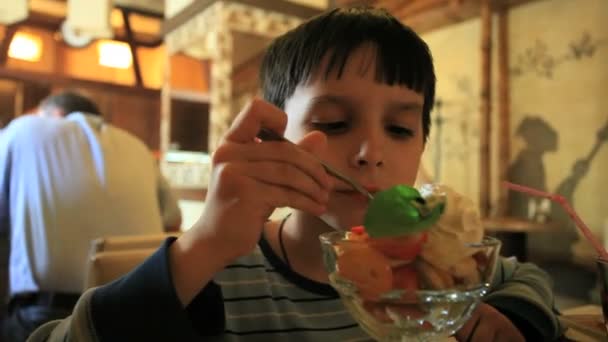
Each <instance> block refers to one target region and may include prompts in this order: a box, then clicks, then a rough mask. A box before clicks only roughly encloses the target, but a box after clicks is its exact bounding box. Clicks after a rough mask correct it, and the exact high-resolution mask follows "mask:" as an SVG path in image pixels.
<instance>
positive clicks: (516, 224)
mask: <svg viewBox="0 0 608 342" xmlns="http://www.w3.org/2000/svg"><path fill="white" fill-rule="evenodd" d="M482 223H483V226H484V229H485V231H486V233H487V234H488V235H491V236H494V237H496V238H498V239H500V240H501V241H502V242H503V245H502V248H501V253H502V255H504V256H516V257H517V259H518V260H519V261H527V259H528V256H527V252H526V249H527V242H528V234H529V233H532V232H544V231H547V232H548V231H551V230H552V229H553V225H552V224H551V223H539V222H533V221H529V220H523V219H519V218H515V217H491V218H485V219H483V220H482Z"/></svg>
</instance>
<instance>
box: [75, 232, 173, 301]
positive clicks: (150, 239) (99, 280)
mask: <svg viewBox="0 0 608 342" xmlns="http://www.w3.org/2000/svg"><path fill="white" fill-rule="evenodd" d="M179 234H180V233H179V232H173V233H164V234H153V235H137V236H135V235H133V236H108V237H103V238H99V239H95V240H93V241H92V242H91V251H90V253H89V258H88V260H87V265H86V270H85V272H86V276H85V283H84V288H85V289H88V288H91V287H95V286H101V285H104V284H107V283H110V282H112V281H114V280H116V279H118V278H120V277H121V276H123V275H125V274H127V273H129V272H130V271H131V270H133V269H134V268H136V267H137V266H138V265H139V264H141V263H142V262H143V261H144V260H146V258H148V257H149V256H150V255H152V253H154V252H155V251H156V250H157V249H158V247H160V245H161V244H162V242H163V241H164V240H165V239H166V238H168V237H170V236H179Z"/></svg>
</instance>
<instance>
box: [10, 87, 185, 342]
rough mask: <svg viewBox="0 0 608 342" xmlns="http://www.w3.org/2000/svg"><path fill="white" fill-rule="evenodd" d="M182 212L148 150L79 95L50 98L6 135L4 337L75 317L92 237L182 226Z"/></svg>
mask: <svg viewBox="0 0 608 342" xmlns="http://www.w3.org/2000/svg"><path fill="white" fill-rule="evenodd" d="M180 221H181V215H180V212H179V208H178V207H177V202H176V200H175V198H174V197H173V196H172V195H171V192H170V190H169V186H168V184H167V182H166V181H165V180H164V179H163V178H162V176H161V174H160V171H159V169H158V166H157V164H156V161H155V160H154V158H153V156H152V153H151V152H150V151H149V150H148V148H147V147H146V146H145V145H144V144H143V143H142V142H141V141H140V140H138V139H137V138H136V137H134V136H133V135H131V134H130V133H128V132H126V131H124V130H122V129H120V128H117V127H114V126H112V125H110V124H108V123H107V122H105V121H104V120H103V117H102V116H101V114H100V111H99V109H98V108H97V106H96V105H95V104H94V103H93V102H91V101H90V100H89V99H87V98H85V97H83V96H81V95H78V94H76V93H72V92H63V93H59V94H57V95H53V96H50V97H49V98H47V99H45V100H43V101H42V103H41V105H40V108H39V115H37V116H36V115H28V116H23V117H20V118H17V119H15V120H13V121H12V122H11V124H10V125H8V126H7V127H6V129H5V130H4V131H3V134H2V135H1V136H0V232H4V234H8V236H9V237H10V250H11V252H10V262H9V279H10V281H9V284H10V285H9V295H10V301H9V308H8V316H7V317H6V319H5V320H4V323H3V328H4V329H3V330H4V339H5V340H9V341H23V340H25V339H26V338H27V336H29V334H30V333H31V332H32V331H33V330H35V329H36V328H37V327H38V326H39V325H41V324H43V323H45V322H47V321H49V320H53V319H57V318H62V317H65V316H68V315H69V314H70V313H71V311H72V309H73V306H74V304H75V303H76V301H77V299H78V297H79V295H80V294H81V292H82V290H83V284H84V276H85V266H86V261H87V260H86V259H87V256H88V253H89V247H90V245H91V240H93V239H95V238H98V237H102V236H110V235H133V234H158V233H162V232H163V231H165V230H176V229H179V225H180Z"/></svg>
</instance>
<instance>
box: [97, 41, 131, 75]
mask: <svg viewBox="0 0 608 342" xmlns="http://www.w3.org/2000/svg"><path fill="white" fill-rule="evenodd" d="M97 49H98V52H99V64H100V65H103V66H106V67H109V68H117V69H128V68H129V67H131V64H133V56H132V55H131V49H130V48H129V44H127V43H123V42H117V41H112V40H103V41H100V42H99V43H98V44H97Z"/></svg>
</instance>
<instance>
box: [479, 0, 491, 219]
mask: <svg viewBox="0 0 608 342" xmlns="http://www.w3.org/2000/svg"><path fill="white" fill-rule="evenodd" d="M480 10H481V92H480V117H479V164H480V165H479V210H480V212H481V215H482V217H488V215H489V214H490V199H491V198H492V197H491V190H492V188H491V186H490V184H491V177H492V173H491V151H490V142H491V133H492V8H491V3H490V0H482V2H481V8H480Z"/></svg>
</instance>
